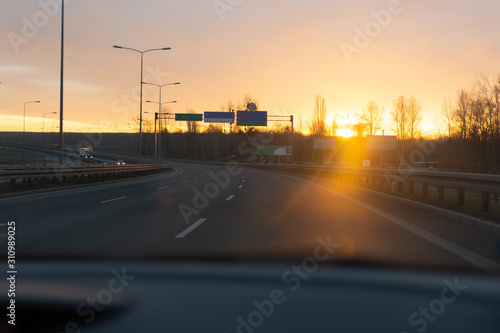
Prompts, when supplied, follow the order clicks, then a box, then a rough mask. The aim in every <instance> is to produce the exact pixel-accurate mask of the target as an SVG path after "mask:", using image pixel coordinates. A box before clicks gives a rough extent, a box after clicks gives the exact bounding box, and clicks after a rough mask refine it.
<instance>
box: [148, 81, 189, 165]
mask: <svg viewBox="0 0 500 333" xmlns="http://www.w3.org/2000/svg"><path fill="white" fill-rule="evenodd" d="M143 83H144V84H149V85H152V86H156V87H158V88H160V89H159V90H160V99H159V103H158V107H159V110H158V117H159V119H160V120H159V121H158V127H159V129H158V131H159V132H160V134H159V137H158V141H159V142H160V144H159V145H158V146H159V148H158V150H159V151H160V159H162V158H163V143H162V140H161V132H162V128H163V127H162V118H161V108H162V104H161V88H163V87H165V86H172V85H177V84H181V83H180V82H174V83H166V84H156V83H149V82H143Z"/></svg>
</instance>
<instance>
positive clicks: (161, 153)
mask: <svg viewBox="0 0 500 333" xmlns="http://www.w3.org/2000/svg"><path fill="white" fill-rule="evenodd" d="M160 101H161V99H160ZM146 103H155V104H158V106H159V110H160V112H158V119H159V120H158V125H159V126H158V127H159V132H160V137H159V142H160V144H159V147H160V149H158V153H159V155H160V157H159V160H162V159H163V152H162V151H161V150H162V149H163V146H162V145H161V120H162V119H161V109H162V106H163V105H164V104H169V103H177V101H169V102H165V103H161V102H160V103H159V102H154V101H146Z"/></svg>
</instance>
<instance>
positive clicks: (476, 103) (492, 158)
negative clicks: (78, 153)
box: [146, 75, 500, 173]
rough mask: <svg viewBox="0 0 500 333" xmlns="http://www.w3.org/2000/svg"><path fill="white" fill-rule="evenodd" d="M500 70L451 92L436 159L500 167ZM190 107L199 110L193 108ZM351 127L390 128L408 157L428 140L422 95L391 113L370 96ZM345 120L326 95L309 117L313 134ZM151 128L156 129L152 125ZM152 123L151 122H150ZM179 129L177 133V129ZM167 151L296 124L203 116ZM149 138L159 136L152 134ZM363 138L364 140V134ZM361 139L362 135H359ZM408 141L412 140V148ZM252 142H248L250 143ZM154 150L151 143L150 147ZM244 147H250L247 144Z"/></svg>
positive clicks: (229, 152)
mask: <svg viewBox="0 0 500 333" xmlns="http://www.w3.org/2000/svg"><path fill="white" fill-rule="evenodd" d="M499 100H500V76H499V77H498V78H497V79H492V78H489V77H487V76H485V75H479V76H478V77H477V79H476V82H475V85H474V88H473V89H471V90H460V91H458V93H457V96H456V98H455V100H452V98H446V99H445V100H444V102H443V107H442V112H441V113H440V114H438V115H436V116H435V123H436V129H437V131H436V132H437V134H438V139H437V140H435V141H434V143H435V144H436V154H434V155H433V156H432V157H429V158H432V159H433V160H436V161H441V162H443V165H445V166H446V168H448V169H450V170H455V171H467V172H496V173H498V172H499V161H498V156H499V154H500V146H499V145H500V114H499ZM251 103H253V104H255V105H256V106H257V110H259V103H258V101H256V100H255V99H253V98H252V97H251V96H250V95H246V96H244V98H243V99H242V100H241V101H240V102H239V103H233V102H232V101H229V102H227V103H226V104H223V105H221V106H220V110H221V111H225V112H235V111H236V110H248V105H249V104H251ZM187 112H188V113H189V112H194V111H193V110H192V109H188V110H187ZM349 120H351V121H349V122H348V123H349V129H350V130H351V131H352V133H353V135H354V139H356V138H357V139H363V138H364V137H366V136H368V135H382V134H388V133H390V132H392V133H394V134H396V135H397V137H398V140H399V141H400V143H401V147H400V149H399V153H400V154H401V153H403V157H404V158H405V159H408V157H409V154H411V152H412V149H413V148H412V147H415V145H414V144H412V143H414V142H416V141H417V140H422V132H421V127H420V126H421V123H422V106H421V103H420V102H419V101H418V100H417V98H416V97H414V96H411V97H404V96H400V97H398V98H396V99H395V100H394V101H393V105H392V107H391V110H390V112H389V113H388V115H387V117H386V114H385V110H384V108H382V107H380V106H379V105H378V104H377V102H376V101H373V100H372V101H369V102H368V104H367V106H366V107H365V108H364V109H363V110H362V112H361V113H359V114H356V115H354V117H353V118H351V119H349ZM345 123H346V121H345V120H341V119H340V120H339V119H338V117H334V118H333V120H332V121H331V122H330V123H328V121H327V106H326V103H325V100H324V98H323V97H322V96H320V95H317V96H316V98H315V103H314V108H313V112H312V118H311V121H310V122H308V123H306V127H307V130H308V132H309V136H310V137H317V136H320V137H325V136H336V134H338V133H337V132H338V131H339V130H340V129H342V127H341V125H340V124H345ZM150 127H151V130H152V126H150ZM146 128H148V127H147V126H146ZM302 129H303V128H302V118H301V117H299V121H298V124H297V123H296V126H295V137H294V154H295V156H296V157H297V158H298V159H303V160H304V161H310V160H314V154H315V153H314V150H313V148H312V140H309V136H305V135H303V134H302V133H301V132H302ZM263 133H267V134H271V135H272V137H273V140H271V141H270V142H259V140H258V139H256V137H258V136H261V135H262V134H263ZM174 134H175V135H174ZM162 138H163V141H164V142H163V146H164V147H165V152H164V156H170V157H178V158H182V157H183V158H194V159H223V158H230V157H231V156H232V157H235V156H241V155H242V152H241V151H242V148H241V147H242V146H241V144H242V143H245V142H246V144H247V145H249V146H252V147H253V148H252V149H254V148H255V147H256V146H257V145H258V144H289V142H290V138H291V128H290V126H287V125H283V124H279V125H278V124H274V125H273V127H272V128H271V129H260V128H258V129H257V128H251V127H249V128H241V127H237V126H236V124H233V125H222V124H210V125H209V126H208V127H203V128H201V127H200V125H199V123H197V122H188V123H187V129H186V130H185V131H181V130H177V131H176V133H170V135H163V136H162ZM148 141H149V143H150V144H151V142H152V141H153V140H148ZM358 141H359V140H358ZM359 142H361V141H359ZM404 142H407V144H406V149H401V148H402V147H404ZM247 148H248V147H247ZM150 150H151V149H150ZM243 151H247V150H245V149H243Z"/></svg>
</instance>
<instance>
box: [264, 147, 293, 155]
mask: <svg viewBox="0 0 500 333" xmlns="http://www.w3.org/2000/svg"><path fill="white" fill-rule="evenodd" d="M291 154H292V148H291V147H290V146H257V155H267V156H290V155H291Z"/></svg>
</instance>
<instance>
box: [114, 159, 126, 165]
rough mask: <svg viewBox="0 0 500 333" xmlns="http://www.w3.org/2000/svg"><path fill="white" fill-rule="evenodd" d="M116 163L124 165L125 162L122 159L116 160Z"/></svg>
mask: <svg viewBox="0 0 500 333" xmlns="http://www.w3.org/2000/svg"><path fill="white" fill-rule="evenodd" d="M116 164H118V165H125V162H124V161H123V160H118V162H117V163H116Z"/></svg>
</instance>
